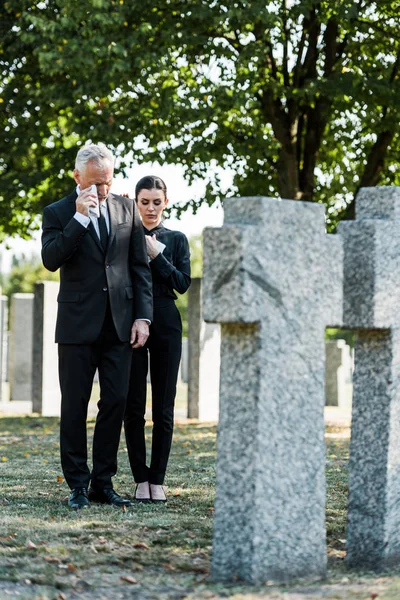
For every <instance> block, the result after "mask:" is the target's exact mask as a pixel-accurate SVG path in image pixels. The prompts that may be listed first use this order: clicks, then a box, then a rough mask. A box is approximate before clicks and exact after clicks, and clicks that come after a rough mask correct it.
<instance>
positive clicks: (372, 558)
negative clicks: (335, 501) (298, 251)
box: [338, 187, 400, 567]
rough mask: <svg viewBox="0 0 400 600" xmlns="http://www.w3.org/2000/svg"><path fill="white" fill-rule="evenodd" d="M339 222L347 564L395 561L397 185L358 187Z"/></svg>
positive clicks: (399, 327) (398, 522)
mask: <svg viewBox="0 0 400 600" xmlns="http://www.w3.org/2000/svg"><path fill="white" fill-rule="evenodd" d="M356 206H357V218H356V220H355V221H347V222H342V223H340V224H339V227H338V232H339V234H340V236H341V237H342V239H343V248H344V307H343V319H344V326H345V327H347V328H351V329H355V330H357V335H356V344H355V371H354V377H353V414H352V434H351V444H350V464H349V509H348V528H347V535H346V537H347V560H348V562H349V564H350V565H351V566H373V567H377V566H379V565H380V564H383V563H391V562H393V561H399V560H400V187H397V188H396V187H378V188H362V189H361V190H360V192H359V193H358V195H357V199H356Z"/></svg>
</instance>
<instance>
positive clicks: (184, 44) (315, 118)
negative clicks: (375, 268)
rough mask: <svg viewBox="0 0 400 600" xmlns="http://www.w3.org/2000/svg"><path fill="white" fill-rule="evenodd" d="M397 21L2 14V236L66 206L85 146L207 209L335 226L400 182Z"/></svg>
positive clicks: (197, 3) (123, 5)
mask: <svg viewBox="0 0 400 600" xmlns="http://www.w3.org/2000/svg"><path fill="white" fill-rule="evenodd" d="M399 15H400V11H399V6H398V2H393V1H392V0H380V1H379V2H370V1H368V0H360V1H359V2H354V1H353V0H329V1H328V0H293V1H291V2H290V3H287V2H281V1H280V0H279V1H278V0H272V1H271V2H265V1H261V0H237V1H235V2H233V3H232V2H225V1H218V2H210V1H209V0H191V1H190V2H182V1H181V0H168V2H164V3H156V4H155V3H154V2H153V1H151V2H150V0H140V2H138V0H131V1H130V2H127V1H126V0H108V1H103V0H81V1H80V2H79V3H75V2H74V3H71V2H70V1H69V0H47V1H46V2H40V3H36V2H32V1H29V0H7V1H6V2H3V3H2V4H1V5H0V22H1V29H0V33H1V36H0V72H1V83H0V119H1V126H2V130H3V131H4V134H3V136H2V138H1V140H0V175H1V178H2V186H1V191H0V232H1V231H2V232H3V234H5V233H6V234H13V233H16V232H19V233H25V234H26V231H27V230H28V229H29V228H30V227H32V226H33V225H34V218H35V215H36V214H37V213H38V212H40V211H41V208H42V207H43V205H45V204H48V203H49V202H51V201H53V200H55V199H58V198H60V197H62V196H63V195H65V193H66V192H67V191H68V189H69V188H70V187H71V180H70V174H71V169H72V168H73V162H74V157H75V154H76V150H77V146H79V145H80V144H83V143H85V142H87V141H89V140H91V141H95V142H97V141H104V142H106V143H107V144H108V145H109V146H110V147H111V148H112V149H113V150H114V151H115V152H116V154H117V155H118V156H120V157H123V158H122V159H121V162H120V165H119V168H120V171H121V172H122V173H126V170H127V168H128V167H129V166H130V164H131V163H132V161H133V160H138V161H139V162H141V161H144V160H147V161H148V160H154V161H155V160H157V161H159V162H160V163H163V162H168V163H179V164H183V165H184V166H185V169H186V171H185V176H186V178H187V180H188V182H193V181H194V180H196V179H198V178H201V179H204V180H205V181H206V182H207V191H206V195H205V197H204V199H203V200H202V201H204V202H208V203H209V204H212V203H213V202H215V201H216V200H217V199H223V197H225V195H226V194H240V195H243V196H245V195H260V194H262V195H272V196H278V195H280V196H282V197H288V198H296V199H303V200H313V201H316V202H324V203H325V204H326V205H327V207H328V217H329V223H328V224H329V226H330V227H333V226H334V225H335V222H336V221H337V219H338V218H339V217H340V213H341V211H342V210H343V209H344V208H345V207H346V205H347V204H348V203H349V202H351V200H352V198H353V196H354V193H355V192H356V191H357V189H358V187H359V186H360V185H376V184H377V183H379V184H399V183H400V174H399V163H400V137H399V127H400V125H399V123H400V118H399V117H400V103H399V102H398V98H399V95H400V79H399V69H400V33H399V32H400V28H399V20H400V17H399ZM210 166H213V167H216V168H217V175H215V172H214V170H210ZM227 168H229V169H233V170H234V172H235V177H234V181H233V185H232V187H231V188H230V189H228V190H225V189H223V188H222V185H221V182H220V179H219V177H218V173H219V174H221V173H222V171H223V170H224V169H227ZM189 205H191V206H192V208H193V209H194V210H196V209H197V207H198V206H197V204H196V202H195V201H189Z"/></svg>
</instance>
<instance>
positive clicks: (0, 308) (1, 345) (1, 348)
mask: <svg viewBox="0 0 400 600" xmlns="http://www.w3.org/2000/svg"><path fill="white" fill-rule="evenodd" d="M7 300H8V299H7V296H0V403H1V402H2V400H3V384H4V383H5V373H6V369H5V368H4V367H5V362H6V356H7V329H8V324H7V321H8V308H7Z"/></svg>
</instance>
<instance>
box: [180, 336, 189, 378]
mask: <svg viewBox="0 0 400 600" xmlns="http://www.w3.org/2000/svg"><path fill="white" fill-rule="evenodd" d="M180 376H181V380H182V381H183V383H187V382H188V339H187V338H186V337H184V338H182V358H181V364H180Z"/></svg>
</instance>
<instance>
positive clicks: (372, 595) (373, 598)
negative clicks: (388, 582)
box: [370, 592, 379, 600]
mask: <svg viewBox="0 0 400 600" xmlns="http://www.w3.org/2000/svg"><path fill="white" fill-rule="evenodd" d="M378 596H379V594H377V593H376V592H371V595H370V598H371V600H375V598H377V597H378Z"/></svg>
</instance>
